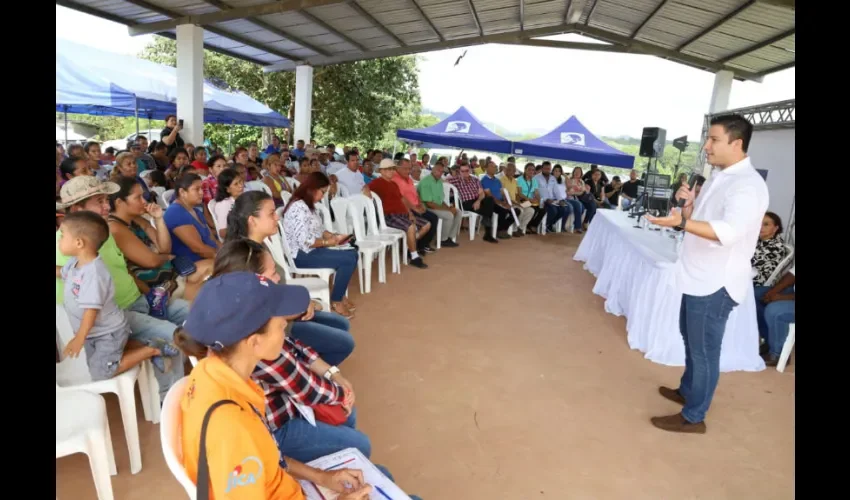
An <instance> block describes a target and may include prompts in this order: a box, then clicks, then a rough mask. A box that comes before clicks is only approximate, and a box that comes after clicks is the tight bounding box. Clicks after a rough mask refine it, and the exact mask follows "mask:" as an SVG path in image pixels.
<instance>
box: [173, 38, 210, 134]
mask: <svg viewBox="0 0 850 500" xmlns="http://www.w3.org/2000/svg"><path fill="white" fill-rule="evenodd" d="M177 118H178V119H182V120H183V130H182V131H180V137H182V138H183V140H184V141H186V142H191V143H192V144H194V145H196V146H200V145H201V144H203V142H204V30H203V29H202V28H200V27H199V26H195V25H193V24H181V25H180V26H178V27H177Z"/></svg>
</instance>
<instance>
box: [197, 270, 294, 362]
mask: <svg viewBox="0 0 850 500" xmlns="http://www.w3.org/2000/svg"><path fill="white" fill-rule="evenodd" d="M309 305H310V293H309V292H308V291H307V289H306V288H304V287H303V286H297V285H276V284H275V283H274V282H272V281H271V280H269V279H268V278H266V277H264V276H260V275H259V274H255V273H251V272H238V273H227V274H222V275H221V276H217V277H215V278H211V279H209V280H207V282H206V283H204V285H203V286H202V287H201V291H200V292H199V293H198V295H197V296H196V297H195V301H194V302H193V303H192V307H191V308H190V309H189V316H188V318H186V322H185V323H184V324H183V327H184V328H185V329H186V331H187V332H188V333H189V336H191V337H192V338H193V339H194V340H195V341H196V342H199V343H201V344H204V345H206V346H208V347H210V348H212V349H214V350H221V349H222V348H224V347H229V346H232V345H234V344H236V343H237V342H239V341H240V340H242V339H244V338H246V337H248V336H249V335H251V334H253V333H256V332H257V330H259V329H260V327H262V326H263V325H265V324H266V323H267V322H268V320H269V319H271V318H274V317H277V316H295V315H298V314H301V313H303V312H304V311H306V310H307V307H308V306H309Z"/></svg>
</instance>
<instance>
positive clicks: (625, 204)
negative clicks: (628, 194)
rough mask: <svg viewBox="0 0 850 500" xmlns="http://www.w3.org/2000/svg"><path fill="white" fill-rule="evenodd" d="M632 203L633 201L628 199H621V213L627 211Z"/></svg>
mask: <svg viewBox="0 0 850 500" xmlns="http://www.w3.org/2000/svg"><path fill="white" fill-rule="evenodd" d="M632 203H634V200H630V199H628V198H623V205H622V206H623V211H626V210H628V209H629V207H631V206H632Z"/></svg>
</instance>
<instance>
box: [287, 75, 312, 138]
mask: <svg viewBox="0 0 850 500" xmlns="http://www.w3.org/2000/svg"><path fill="white" fill-rule="evenodd" d="M312 123H313V67H312V66H306V65H302V66H296V67H295V137H293V138H292V142H293V143H295V142H297V141H299V140H303V141H304V142H305V143H309V142H310V139H311V137H310V128H311V126H312Z"/></svg>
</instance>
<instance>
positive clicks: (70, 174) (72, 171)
mask: <svg viewBox="0 0 850 500" xmlns="http://www.w3.org/2000/svg"><path fill="white" fill-rule="evenodd" d="M59 172H60V173H61V174H62V179H63V181H65V182H67V181H68V180H70V179H73V178H74V177H79V176H81V175H86V176H94V174H93V173H92V171H91V168H89V162H88V161H87V160H85V159H84V158H76V157H74V156H71V157H69V158H66V159H65V160H62V163H61V164H59Z"/></svg>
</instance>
